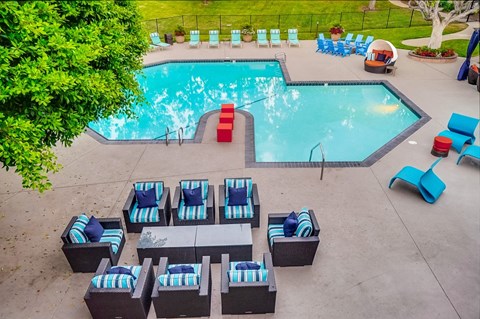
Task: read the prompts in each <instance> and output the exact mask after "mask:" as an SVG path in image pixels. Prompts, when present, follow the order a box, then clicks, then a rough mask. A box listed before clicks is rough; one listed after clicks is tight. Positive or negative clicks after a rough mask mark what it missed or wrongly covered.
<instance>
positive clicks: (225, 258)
mask: <svg viewBox="0 0 480 319" xmlns="http://www.w3.org/2000/svg"><path fill="white" fill-rule="evenodd" d="M229 262H230V255H229V254H222V264H221V271H222V272H221V275H220V280H221V283H220V293H222V294H228V291H229V290H230V289H229V287H228V275H227V271H228V264H229Z"/></svg>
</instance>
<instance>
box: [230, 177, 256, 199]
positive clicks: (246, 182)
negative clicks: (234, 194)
mask: <svg viewBox="0 0 480 319" xmlns="http://www.w3.org/2000/svg"><path fill="white" fill-rule="evenodd" d="M224 183H225V184H224V185H225V198H228V188H229V187H233V188H240V187H246V188H247V197H249V198H250V197H252V189H253V182H252V179H251V178H225V180H224Z"/></svg>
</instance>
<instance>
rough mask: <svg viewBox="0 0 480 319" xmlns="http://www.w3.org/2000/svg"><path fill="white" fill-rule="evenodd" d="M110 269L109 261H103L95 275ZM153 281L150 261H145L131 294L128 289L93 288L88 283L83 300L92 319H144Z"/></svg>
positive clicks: (148, 306)
mask: <svg viewBox="0 0 480 319" xmlns="http://www.w3.org/2000/svg"><path fill="white" fill-rule="evenodd" d="M110 267H111V264H110V262H109V260H108V259H103V260H102V262H101V263H100V265H99V267H98V269H97V272H96V273H95V275H101V274H105V273H106V271H107V270H108V269H110ZM154 280H155V278H154V274H153V266H152V260H151V259H145V260H144V263H143V265H142V271H141V273H140V276H139V277H138V279H137V285H136V287H135V290H134V291H133V293H132V291H131V290H130V289H122V288H94V287H93V285H92V284H91V283H90V286H89V287H88V290H87V293H86V294H85V297H84V300H85V303H86V304H87V307H88V309H89V310H90V314H91V315H92V317H93V319H113V318H125V319H126V318H128V319H130V318H132V319H133V318H134V319H146V318H147V316H148V312H149V310H150V304H151V301H152V289H153V284H154Z"/></svg>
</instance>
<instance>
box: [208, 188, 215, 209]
mask: <svg viewBox="0 0 480 319" xmlns="http://www.w3.org/2000/svg"><path fill="white" fill-rule="evenodd" d="M214 193H215V187H213V185H209V186H208V197H207V207H213V206H214V205H215V194H214Z"/></svg>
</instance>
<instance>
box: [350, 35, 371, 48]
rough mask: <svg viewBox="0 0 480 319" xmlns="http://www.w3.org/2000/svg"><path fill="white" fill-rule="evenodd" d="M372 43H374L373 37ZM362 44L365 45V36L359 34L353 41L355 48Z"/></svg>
mask: <svg viewBox="0 0 480 319" xmlns="http://www.w3.org/2000/svg"><path fill="white" fill-rule="evenodd" d="M371 41H373V37H372V40H371ZM362 43H363V34H357V37H356V38H355V41H353V46H357V45H361V44H362Z"/></svg>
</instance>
